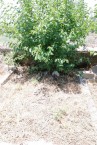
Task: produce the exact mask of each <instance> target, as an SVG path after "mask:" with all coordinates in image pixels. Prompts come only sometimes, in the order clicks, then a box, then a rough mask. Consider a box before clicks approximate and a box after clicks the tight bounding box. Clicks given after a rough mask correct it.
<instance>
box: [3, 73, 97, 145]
mask: <svg viewBox="0 0 97 145" xmlns="http://www.w3.org/2000/svg"><path fill="white" fill-rule="evenodd" d="M22 80H24V78H23V76H21V75H19V76H18V75H13V76H12V77H11V79H10V80H9V81H8V82H7V83H6V84H5V85H4V86H2V87H1V88H0V140H1V141H4V142H10V143H19V144H20V143H23V142H25V141H35V140H39V139H44V140H46V141H49V142H52V143H53V144H55V145H82V144H84V145H96V135H95V132H94V128H93V126H92V124H91V119H90V114H89V112H88V109H87V104H86V98H85V96H84V95H83V94H82V93H81V92H80V84H79V83H78V80H77V79H76V78H75V77H74V78H72V77H66V76H62V77H61V78H60V79H58V80H57V81H55V80H53V78H52V77H51V76H48V77H44V78H43V79H42V81H40V82H38V81H37V79H36V78H35V77H32V78H31V77H30V79H26V81H24V82H23V81H22Z"/></svg>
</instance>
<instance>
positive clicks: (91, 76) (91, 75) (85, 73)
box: [83, 71, 94, 79]
mask: <svg viewBox="0 0 97 145" xmlns="http://www.w3.org/2000/svg"><path fill="white" fill-rule="evenodd" d="M83 77H84V78H85V79H94V73H93V72H92V71H83Z"/></svg>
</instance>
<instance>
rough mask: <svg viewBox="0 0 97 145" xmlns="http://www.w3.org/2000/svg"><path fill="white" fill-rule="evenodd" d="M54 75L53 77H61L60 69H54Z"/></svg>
mask: <svg viewBox="0 0 97 145" xmlns="http://www.w3.org/2000/svg"><path fill="white" fill-rule="evenodd" d="M52 76H53V77H59V76H60V74H59V72H58V71H54V72H53V73H52Z"/></svg>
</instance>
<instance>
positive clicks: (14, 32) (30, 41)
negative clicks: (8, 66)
mask: <svg viewBox="0 0 97 145" xmlns="http://www.w3.org/2000/svg"><path fill="white" fill-rule="evenodd" d="M13 10H14V11H13ZM11 11H12V15H11V13H8V10H7V13H6V9H5V12H4V13H5V14H6V19H3V23H2V26H3V32H4V33H5V32H6V33H7V34H9V35H10V36H11V37H14V38H16V39H17V41H16V43H14V44H12V46H13V48H14V60H15V62H21V61H25V60H29V61H30V62H32V64H34V65H37V66H38V67H39V68H40V69H46V70H55V69H56V70H59V71H68V70H71V69H72V68H74V66H75V65H76V64H77V62H78V59H76V58H77V56H76V49H77V48H78V47H79V46H80V45H82V44H83V43H84V38H85V36H86V35H87V33H88V31H89V24H90V23H89V15H88V10H87V6H86V5H85V4H84V2H83V0H79V1H76V2H75V1H73V0H46V1H43V0H18V3H17V6H16V7H14V8H11ZM10 15H11V19H9V18H10ZM3 18H4V15H3Z"/></svg>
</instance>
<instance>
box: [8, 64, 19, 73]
mask: <svg viewBox="0 0 97 145" xmlns="http://www.w3.org/2000/svg"><path fill="white" fill-rule="evenodd" d="M8 70H9V71H13V72H14V73H18V68H17V67H16V66H8Z"/></svg>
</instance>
